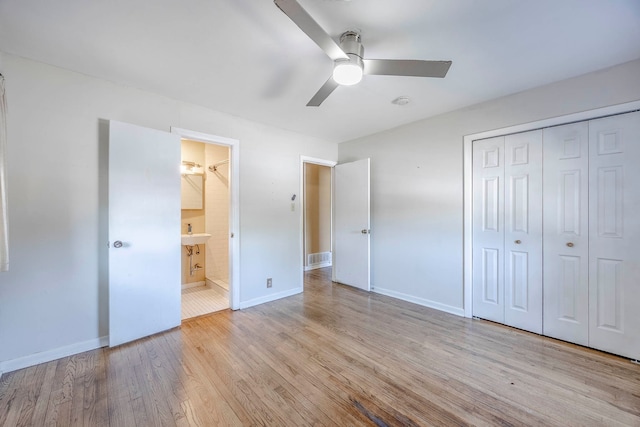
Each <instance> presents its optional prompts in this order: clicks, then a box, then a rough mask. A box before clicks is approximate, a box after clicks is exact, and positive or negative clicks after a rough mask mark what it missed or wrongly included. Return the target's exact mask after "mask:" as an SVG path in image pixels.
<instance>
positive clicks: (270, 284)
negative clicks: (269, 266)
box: [267, 277, 273, 288]
mask: <svg viewBox="0 0 640 427" xmlns="http://www.w3.org/2000/svg"><path fill="white" fill-rule="evenodd" d="M271 286H273V279H272V278H271V277H269V278H268V279H267V288H270V287H271Z"/></svg>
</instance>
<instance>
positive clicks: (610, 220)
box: [589, 112, 640, 359]
mask: <svg viewBox="0 0 640 427" xmlns="http://www.w3.org/2000/svg"><path fill="white" fill-rule="evenodd" d="M589 145H590V146H589V167H590V171H589V174H590V175H589V178H590V180H589V181H590V184H591V185H590V194H589V346H590V347H594V348H598V349H600V350H605V351H609V352H612V353H616V354H620V355H623V356H627V357H631V358H633V359H640V220H639V219H638V215H640V163H639V160H640V112H634V113H628V114H621V115H618V116H612V117H606V118H602V119H597V120H591V121H590V122H589Z"/></svg>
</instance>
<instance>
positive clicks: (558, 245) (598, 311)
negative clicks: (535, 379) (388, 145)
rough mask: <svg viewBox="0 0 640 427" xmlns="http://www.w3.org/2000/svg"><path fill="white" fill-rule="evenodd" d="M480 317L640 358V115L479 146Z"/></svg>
mask: <svg viewBox="0 0 640 427" xmlns="http://www.w3.org/2000/svg"><path fill="white" fill-rule="evenodd" d="M472 169H473V177H472V186H473V189H472V192H473V194H472V204H473V207H472V239H473V243H472V274H471V275H472V278H471V280H472V289H473V291H472V304H473V306H472V310H473V316H475V317H479V318H483V319H488V320H492V321H496V322H500V323H504V324H506V325H509V326H513V327H517V328H520V329H524V330H527V331H531V332H535V333H539V334H544V335H547V336H551V337H554V338H559V339H562V340H566V341H570V342H574V343H577V344H581V345H585V346H590V347H593V348H597V349H600V350H604V351H608V352H611V353H615V354H619V355H623V356H627V357H631V358H633V359H639V358H640V219H639V218H638V215H639V214H640V112H632V113H626V114H619V115H615V116H610V117H604V118H600V119H594V120H589V121H583V122H578V123H571V124H566V125H561V126H554V127H548V128H544V129H539V130H534V131H529V132H523V133H518V134H512V135H505V136H499V137H494V138H489V139H483V140H477V141H474V142H473V147H472Z"/></svg>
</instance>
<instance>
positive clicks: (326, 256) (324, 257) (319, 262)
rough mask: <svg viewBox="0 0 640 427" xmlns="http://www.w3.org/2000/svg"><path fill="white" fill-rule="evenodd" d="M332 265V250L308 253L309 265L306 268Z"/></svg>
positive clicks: (311, 268)
mask: <svg viewBox="0 0 640 427" xmlns="http://www.w3.org/2000/svg"><path fill="white" fill-rule="evenodd" d="M330 265H331V252H318V253H315V254H309V255H307V266H306V267H305V270H313V269H315V268H322V267H329V266H330Z"/></svg>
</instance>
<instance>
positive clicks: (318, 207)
mask: <svg viewBox="0 0 640 427" xmlns="http://www.w3.org/2000/svg"><path fill="white" fill-rule="evenodd" d="M335 165H336V162H332V161H328V160H321V159H315V158H310V157H304V156H302V157H301V168H300V169H301V184H302V190H301V192H300V193H301V195H302V196H301V199H302V200H301V206H302V209H301V210H302V213H301V214H302V233H301V235H302V249H303V250H302V253H303V260H302V266H303V268H302V271H303V272H306V271H311V270H316V269H321V268H331V266H332V264H333V256H332V253H333V251H332V245H333V226H332V221H333V203H332V199H333V167H334V166H335ZM303 282H304V281H303Z"/></svg>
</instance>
